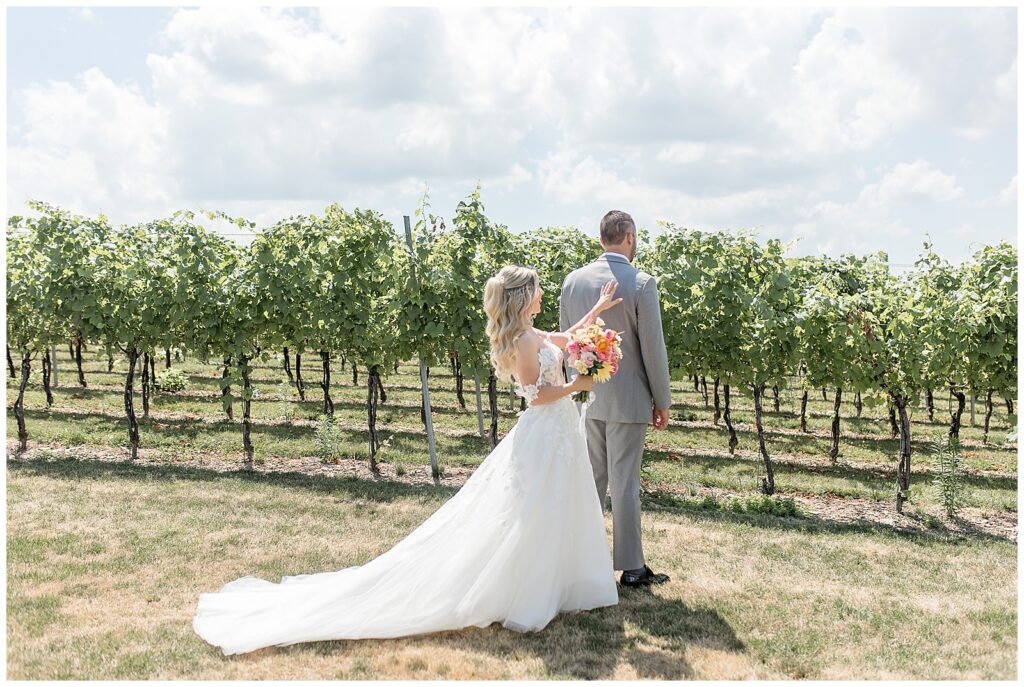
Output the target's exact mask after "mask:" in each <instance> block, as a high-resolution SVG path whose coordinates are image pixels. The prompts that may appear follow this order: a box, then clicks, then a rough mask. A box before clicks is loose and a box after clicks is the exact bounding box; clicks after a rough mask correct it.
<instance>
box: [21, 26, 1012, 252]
mask: <svg viewBox="0 0 1024 687" xmlns="http://www.w3.org/2000/svg"><path fill="white" fill-rule="evenodd" d="M111 11H113V10H111ZM1012 14H1013V11H1012V10H1005V9H1002V10H998V9H997V10H977V11H972V10H962V9H942V10H920V9H913V10H889V9H872V8H848V9H837V10H832V9H814V8H791V9H784V10H779V9H776V8H772V9H765V10H759V9H736V8H710V9H706V8H658V9H649V8H648V9H632V8H630V9H622V8H619V9H606V8H586V7H572V8H546V9H536V8H519V7H506V8H493V9H486V10H481V9H469V8H444V9H437V8H429V7H421V8H350V7H345V8H320V9H314V10H305V9H282V8H234V7H203V8H199V9H180V10H176V11H174V13H173V14H172V15H171V18H170V20H169V21H168V22H167V24H166V25H165V26H164V28H163V30H162V31H161V32H160V34H159V35H158V36H156V37H155V38H157V39H158V40H154V41H150V43H149V44H150V45H151V46H152V47H151V48H150V50H151V52H150V54H149V55H147V56H145V65H146V66H147V68H148V70H149V73H150V74H151V77H152V81H151V83H150V84H147V86H148V88H147V89H146V90H145V91H142V90H139V89H136V88H134V87H133V86H130V85H126V84H123V83H117V82H115V81H112V80H111V79H110V78H109V77H108V76H106V75H105V74H104V73H103V72H102V71H100V70H99V69H95V68H92V69H90V68H88V67H89V65H88V64H83V65H82V70H81V72H80V73H79V74H78V75H77V76H74V77H68V76H63V77H62V79H63V80H53V81H47V82H43V83H35V84H33V85H32V86H31V87H29V88H27V89H22V90H18V91H15V92H14V93H13V97H12V98H11V106H12V109H13V110H14V111H15V116H12V117H11V121H13V122H17V123H18V125H17V127H16V128H13V129H11V130H10V131H9V132H8V140H9V146H10V148H9V155H8V176H9V180H10V181H9V186H8V201H9V203H11V204H12V206H13V207H18V206H20V205H21V203H22V202H23V200H24V199H25V198H27V197H38V198H43V199H48V200H52V201H54V202H58V203H65V204H69V205H71V206H74V207H75V208H76V209H79V210H81V211H85V212H91V211H96V210H100V209H102V210H106V211H108V212H109V213H110V214H112V215H113V216H117V217H122V218H131V219H141V218H144V217H152V216H157V215H161V214H164V213H165V212H167V211H169V210H172V209H176V208H177V207H182V206H185V205H191V206H204V207H221V208H224V209H225V210H228V211H230V212H234V213H236V214H241V215H245V216H247V217H255V218H259V219H261V220H264V219H265V220H267V221H269V220H271V219H274V218H276V217H275V215H276V216H283V215H285V214H288V213H292V212H297V211H301V212H318V211H319V210H321V209H322V208H323V206H324V205H326V204H327V203H328V202H330V201H332V200H337V201H339V202H342V203H343V204H345V205H347V206H351V205H359V206H361V207H375V208H377V209H379V210H381V211H382V212H388V213H392V217H393V218H394V217H400V215H401V214H404V213H407V212H409V210H410V209H411V208H412V207H414V203H415V201H416V199H417V198H418V196H419V194H420V192H421V191H422V189H423V187H424V186H429V187H430V189H431V196H432V198H433V200H434V201H435V202H436V203H438V207H436V208H435V211H438V212H441V213H445V212H449V211H450V210H451V209H452V208H448V207H441V206H440V203H441V202H445V203H447V201H448V199H450V198H461V197H464V196H465V194H466V193H468V192H469V191H470V190H471V189H472V187H473V185H474V184H475V183H476V180H481V181H482V183H483V185H484V193H485V198H487V197H488V196H487V194H488V192H489V191H493V192H494V193H495V195H497V196H499V199H500V202H499V203H497V205H499V206H501V207H504V208H505V209H506V210H507V211H508V212H510V213H512V214H510V216H508V217H501V218H498V219H499V221H503V222H505V223H507V224H509V225H510V226H513V227H515V228H522V227H520V226H516V225H517V224H527V222H528V225H533V226H535V225H537V224H566V223H568V222H570V221H573V220H575V219H577V218H580V217H585V216H589V214H591V213H592V212H593V210H592V207H599V208H606V206H609V204H614V205H617V206H620V207H627V208H629V209H631V212H632V211H635V212H634V214H635V216H637V217H638V218H639V217H641V216H643V217H645V218H646V223H647V224H648V225H650V226H653V223H654V220H655V219H658V218H666V219H670V220H673V221H677V222H683V223H685V224H688V225H691V226H693V225H704V226H709V227H736V226H758V227H762V228H763V229H765V230H766V231H768V232H771V233H772V234H773V235H777V236H780V237H783V236H784V237H790V236H803V237H805V241H806V242H807V243H808V244H811V243H812V242H814V243H813V245H815V246H819V247H821V248H822V249H823V250H824V249H828V250H833V249H839V248H841V247H849V246H852V245H854V242H855V241H859V242H861V243H865V244H869V243H870V242H872V241H873V242H875V247H878V246H879V245H890V244H891V243H894V242H895V243H897V244H898V243H899V241H900V240H901V236H907V235H908V232H909V231H910V230H909V227H910V226H914V225H915V224H917V223H918V220H917V219H912V217H913V216H914V214H915V213H916V212H918V211H920V210H921V209H922V208H923V209H924V210H928V209H930V208H933V207H934V206H936V204H943V208H944V210H945V211H948V212H949V213H950V217H949V218H948V219H944V222H945V223H944V224H943V226H947V230H948V231H950V232H953V231H954V227H958V226H961V225H963V224H966V223H969V222H970V221H973V222H975V223H976V224H977V226H979V227H983V226H984V227H988V226H990V225H998V222H999V221H1002V220H1004V219H1005V218H1006V217H1007V215H1006V214H1005V213H1006V211H1005V210H997V209H993V210H992V212H993V213H994V214H993V216H992V217H991V218H986V219H985V220H984V221H982V220H981V219H979V218H972V217H968V216H966V215H965V214H961V215H957V216H954V215H955V213H956V212H961V211H963V212H965V211H964V208H966V207H968V206H970V204H971V202H972V200H973V201H974V202H975V205H977V204H978V203H979V202H981V201H977V199H972V198H970V197H968V196H969V195H973V194H976V193H980V194H981V196H982V197H984V198H987V199H988V201H987V202H988V206H989V207H992V208H1006V207H1009V206H1011V205H1012V204H1013V203H1014V202H1015V196H1016V182H1015V181H1013V182H1012V184H1011V185H1012V191H1011V190H1010V187H1007V188H1006V189H1003V190H1002V191H998V190H997V189H995V188H989V189H985V190H982V191H978V190H977V189H976V188H975V187H974V186H968V187H967V188H969V189H970V194H968V191H967V190H965V189H964V188H962V187H961V185H960V184H959V183H958V181H957V179H958V177H959V178H960V179H972V180H974V179H976V178H977V175H976V174H975V171H976V169H977V167H973V168H972V167H971V165H973V164H977V161H978V158H979V156H982V155H988V156H989V157H986V158H984V160H983V162H984V164H986V165H988V166H990V167H991V168H992V169H996V170H1002V169H1003V168H1004V167H1005V165H1007V164H1013V162H1012V159H1013V158H1012V155H1011V154H1010V153H1008V152H1007V153H1005V155H1004V154H1003V153H1001V152H997V153H992V152H987V151H988V149H987V148H986V149H985V150H984V151H982V149H981V148H973V147H972V146H975V145H979V146H980V145H981V143H986V142H987V143H988V144H991V143H992V139H991V137H992V136H1007V135H1009V133H1010V132H1012V133H1013V134H1014V135H1015V134H1016V129H1015V128H1012V127H1011V126H1010V125H1009V124H1008V123H1009V122H1010V121H1011V120H1015V116H1016V75H1017V71H1016V60H1015V53H1016V37H1015V34H1014V33H1013V32H1012V31H1010V30H1008V29H1007V28H1006V24H1007V21H1006V20H1007V18H1008V17H1009V16H1012ZM108 16H109V15H108V14H106V13H105V14H104V15H103V17H104V20H106V18H107V17H108ZM107 23H109V22H107ZM126 30H130V27H127V28H126ZM1010 48H1012V50H1010ZM66 49H67V50H69V51H70V50H73V49H74V47H73V46H71V47H67V48H66ZM128 57H130V58H131V59H140V56H138V55H132V56H126V58H128ZM17 61H18V56H17V55H12V56H9V66H12V65H13V67H14V68H17V64H18V62H17ZM144 93H145V95H144ZM925 136H928V138H924V137H925ZM971 137H973V138H971ZM975 140H976V141H979V143H978V144H975V143H973V141H975ZM999 140H1001V139H999ZM953 144H955V145H957V146H963V147H964V151H965V153H964V154H963V155H959V154H958V156H956V159H957V162H953V161H951V160H950V159H949V158H950V157H951V156H948V155H941V154H940V153H941V152H942V151H943V147H944V146H949V145H953ZM922 146H934V150H935V151H936V154H935V155H934V156H933V155H932V150H933V148H930V147H929V148H924V150H926V151H927V153H922V152H921V150H922ZM993 149H995V147H993ZM908 151H909V152H908ZM976 151H978V152H976ZM922 154H926V155H927V157H928V158H929V160H931V161H932V163H929V162H925V161H924V160H922V159H915V158H917V157H918V156H919V155H922ZM999 155H1004V157H998V156H999ZM997 157H998V159H996V158H997ZM903 159H906V160H913V161H912V162H907V163H901V164H894V163H895V162H897V161H899V160H903ZM965 160H971V162H970V164H968V163H967V162H965ZM939 167H941V169H939ZM999 173H1000V174H1002V173H1003V172H999ZM1012 173H1013V172H1012V171H1010V172H1009V173H1008V174H1007V176H1009V175H1010V174H1012ZM1005 178H1006V177H999V179H1000V181H1002V180H1003V179H1005ZM441 199H444V200H443V201H442V200H441ZM995 199H998V200H995ZM958 200H963V201H964V202H951V201H958ZM997 202H998V203H1001V205H997V204H996V203H997ZM452 207H454V205H453V206H452ZM488 207H489V209H490V208H491V207H492V206H490V205H489V206H488ZM515 213H520V214H515ZM995 213H1003V214H1001V215H1000V214H995ZM542 214H543V217H542ZM549 215H550V216H549ZM520 217H523V218H525V217H529V220H526V219H523V220H522V221H520ZM979 231H981V230H980V229H979ZM993 231H995V230H993ZM857 245H859V244H857Z"/></svg>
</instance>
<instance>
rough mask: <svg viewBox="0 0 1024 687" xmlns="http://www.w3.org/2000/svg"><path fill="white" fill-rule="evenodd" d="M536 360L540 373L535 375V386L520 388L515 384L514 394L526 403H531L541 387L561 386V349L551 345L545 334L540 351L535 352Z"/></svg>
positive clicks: (547, 335)
mask: <svg viewBox="0 0 1024 687" xmlns="http://www.w3.org/2000/svg"><path fill="white" fill-rule="evenodd" d="M537 360H538V361H539V362H540V373H539V374H538V375H537V382H536V383H535V384H527V385H526V386H522V385H521V384H519V382H516V384H515V390H516V393H517V394H519V395H520V396H522V397H523V398H525V399H526V402H527V403H533V401H534V399H536V398H537V392H538V390H539V389H540V387H542V386H555V385H560V384H562V381H563V379H562V349H560V348H559V347H558V346H556V345H555V344H553V343H551V339H550V335H549V334H548V333H547V332H545V333H544V334H543V336H542V337H541V343H540V350H539V351H537Z"/></svg>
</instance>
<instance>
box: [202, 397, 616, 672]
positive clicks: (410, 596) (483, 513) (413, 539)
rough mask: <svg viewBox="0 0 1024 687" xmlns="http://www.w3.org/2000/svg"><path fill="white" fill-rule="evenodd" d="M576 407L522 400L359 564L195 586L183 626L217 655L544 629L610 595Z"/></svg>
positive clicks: (600, 519)
mask: <svg viewBox="0 0 1024 687" xmlns="http://www.w3.org/2000/svg"><path fill="white" fill-rule="evenodd" d="M580 425H581V423H580V416H579V412H578V411H577V409H576V405H575V403H573V402H572V401H571V400H570V399H569V398H568V397H565V398H562V399H560V400H559V401H556V402H554V403H551V404H547V405H544V406H536V407H530V408H528V409H527V410H526V411H525V412H524V413H522V414H521V415H520V418H519V421H518V422H517V423H516V425H515V426H514V427H513V428H512V429H511V431H509V433H508V434H507V435H506V436H505V438H504V439H502V441H501V442H500V443H499V444H498V445H497V446H496V447H495V448H494V450H493V451H492V452H491V453H490V454H489V455H488V456H487V458H485V459H484V461H483V462H482V463H481V464H480V466H479V467H478V468H477V469H476V470H475V471H474V472H473V474H472V475H471V476H470V478H469V479H468V480H467V481H466V483H465V484H464V485H463V486H462V488H461V489H460V490H459V491H458V492H457V493H456V494H455V495H454V496H453V497H452V498H451V499H449V500H448V501H446V502H445V503H444V505H442V506H441V507H440V508H439V509H438V510H437V511H435V512H434V513H433V514H432V515H431V516H430V517H429V518H427V519H426V520H425V521H424V522H423V523H422V524H421V525H420V526H419V527H417V528H416V529H415V530H413V531H412V532H411V533H410V534H409V535H408V536H407V537H405V538H404V539H402V540H401V541H400V542H398V543H397V544H396V545H395V546H394V547H392V548H391V549H390V550H388V551H386V552H385V553H383V554H381V555H380V556H378V557H377V558H375V559H373V560H371V561H369V562H368V563H366V564H364V565H360V566H353V567H349V568H344V569H342V570H338V571H335V572H322V573H313V574H305V575H292V576H286V577H283V578H282V579H281V582H280V583H275V582H270V581H267V580H262V579H259V578H256V577H243V578H241V579H238V580H234V581H232V582H229V583H227V584H225V585H224V586H223V587H221V588H220V590H219V591H217V592H209V593H202V594H200V595H199V604H198V608H197V609H196V614H195V617H194V618H193V621H192V627H193V628H194V629H195V631H196V632H197V633H198V634H199V635H200V636H201V637H202V638H203V639H204V640H206V641H207V642H209V643H210V644H213V645H215V646H218V647H220V648H221V650H222V651H223V653H224V654H225V655H228V654H238V653H244V652H247V651H253V650H255V649H259V648H262V647H267V646H286V645H289V644H296V643H299V642H314V641H323V640H332V639H367V638H390V637H404V636H411V635H419V634H426V633H431V632H439V631H442V630H454V629H459V628H463V627H468V626H477V627H486V626H487V625H490V624H491V623H493V622H500V623H501V624H502V625H503V626H504V627H506V628H508V629H511V630H516V631H519V632H529V631H537V630H541V629H543V628H544V627H545V626H546V625H547V624H548V623H549V622H550V621H551V619H552V618H553V617H554V616H555V615H557V614H558V613H559V612H560V611H580V610H588V609H593V608H598V607H601V606H610V605H613V604H616V603H618V591H617V589H616V585H615V576H614V571H613V570H612V560H611V554H610V553H609V549H608V540H607V538H606V535H605V529H604V516H603V514H602V510H601V505H600V503H599V501H598V497H597V490H596V488H595V486H594V476H593V472H592V471H591V467H590V460H589V458H588V456H587V448H586V439H585V435H584V434H583V432H582V428H581V426H580Z"/></svg>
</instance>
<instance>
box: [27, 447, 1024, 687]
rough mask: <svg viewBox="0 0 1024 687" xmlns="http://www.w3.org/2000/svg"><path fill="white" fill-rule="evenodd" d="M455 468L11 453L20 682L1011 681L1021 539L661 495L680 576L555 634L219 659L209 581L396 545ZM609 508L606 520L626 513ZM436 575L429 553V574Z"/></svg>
mask: <svg viewBox="0 0 1024 687" xmlns="http://www.w3.org/2000/svg"><path fill="white" fill-rule="evenodd" d="M453 491H454V490H453V488H450V487H445V486H442V487H433V486H426V485H408V484H400V483H395V482H390V481H386V480H384V481H377V482H374V481H370V480H360V479H345V478H337V477H319V476H309V475H298V474H262V475H245V474H241V473H222V472H216V471H212V470H204V469H202V468H195V467H176V466H153V465H148V466H145V465H128V464H118V463H101V462H95V461H80V460H45V459H32V460H21V461H9V462H8V562H7V565H8V568H7V572H8V609H7V610H8V675H9V677H10V678H12V679H104V678H114V679H374V678H377V679H509V680H513V679H550V678H571V679H689V678H693V679H748V678H758V679H780V678H793V677H815V678H823V679H839V678H844V679H864V678H868V679H885V678H902V679H914V678H917V679H932V678H943V679H965V678H981V679H992V678H997V679H1013V678H1015V677H1016V675H1015V666H1016V594H1017V589H1016V548H1015V546H1014V545H1012V544H1010V543H1008V542H1004V541H998V540H975V539H967V538H963V537H956V536H951V535H948V534H941V533H940V534H931V533H927V534H916V535H910V534H899V533H892V532H885V531H883V530H877V529H857V528H850V527H847V528H835V529H834V530H830V529H828V528H827V527H826V528H820V527H819V528H814V529H807V528H805V527H804V526H803V525H802V524H801V523H798V522H795V521H792V520H790V519H788V518H777V517H772V516H763V515H759V516H749V515H742V514H732V513H725V512H706V513H705V512H700V511H695V512H691V511H684V510H672V509H666V508H657V509H651V510H649V511H646V512H645V514H644V541H645V548H646V552H647V558H648V561H649V563H650V564H651V566H652V567H654V568H655V569H656V570H658V571H665V572H668V573H669V574H670V575H672V580H671V581H670V582H669V583H667V584H665V585H661V586H659V587H657V588H654V589H653V590H632V589H625V590H622V591H621V592H620V603H619V604H618V605H617V606H612V607H609V608H604V609H597V610H595V611H588V612H583V613H573V614H563V615H561V616H559V617H557V618H556V619H555V620H554V621H552V623H551V624H550V625H549V626H548V627H547V628H545V630H543V631H542V632H539V633H529V634H525V635H524V634H518V633H514V632H511V631H508V630H505V629H504V628H501V627H500V625H492V626H490V627H487V628H468V629H465V630H461V631H455V632H444V633H437V634H433V635H425V636H420V637H411V638H404V639H396V640H380V641H377V640H362V641H337V642H317V643H310V644H298V645H293V646H290V647H283V648H269V649H264V650H260V651H257V652H253V653H251V654H243V655H239V656H232V657H224V656H223V655H222V654H221V653H220V651H219V649H216V648H215V647H211V646H209V645H207V644H206V643H205V642H203V641H202V640H201V639H200V638H199V637H198V636H197V635H195V634H194V633H193V631H192V628H191V618H192V613H193V612H194V610H195V604H196V602H197V599H198V594H199V593H200V592H202V591H209V590H213V589H216V588H218V587H219V586H220V585H222V584H223V583H225V582H227V581H229V580H231V579H234V578H236V577H240V576H242V575H256V576H259V577H263V578H265V579H271V580H275V581H276V580H277V579H279V578H280V577H281V576H282V575H289V574H297V573H302V572H315V571H325V570H337V569H340V568H342V567H346V566H349V565H357V564H360V563H363V562H365V561H367V560H369V559H370V558H372V557H374V556H376V555H378V554H380V553H382V552H384V551H386V550H387V549H388V548H390V547H391V546H392V545H394V544H395V543H396V542H397V541H399V540H400V539H401V538H402V537H404V536H405V535H406V534H407V533H408V532H409V531H411V530H412V529H413V528H414V527H416V525H418V524H419V523H420V522H422V521H423V519H425V518H426V517H427V516H429V514H430V513H432V512H433V511H434V510H436V508H438V507H439V506H440V505H441V504H442V503H443V502H444V501H445V499H447V498H448V497H450V495H451V494H452V493H453ZM607 527H608V529H609V533H610V528H611V523H610V518H609V519H608V521H607ZM424 572H425V574H429V571H424Z"/></svg>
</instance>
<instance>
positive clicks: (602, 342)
mask: <svg viewBox="0 0 1024 687" xmlns="http://www.w3.org/2000/svg"><path fill="white" fill-rule="evenodd" d="M597 350H599V351H600V352H601V353H605V352H607V350H608V339H604V338H601V339H598V340H597Z"/></svg>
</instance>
